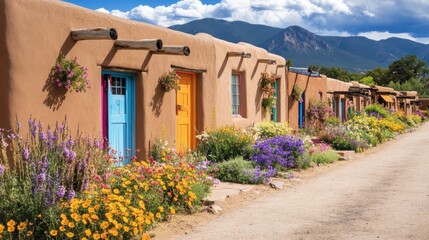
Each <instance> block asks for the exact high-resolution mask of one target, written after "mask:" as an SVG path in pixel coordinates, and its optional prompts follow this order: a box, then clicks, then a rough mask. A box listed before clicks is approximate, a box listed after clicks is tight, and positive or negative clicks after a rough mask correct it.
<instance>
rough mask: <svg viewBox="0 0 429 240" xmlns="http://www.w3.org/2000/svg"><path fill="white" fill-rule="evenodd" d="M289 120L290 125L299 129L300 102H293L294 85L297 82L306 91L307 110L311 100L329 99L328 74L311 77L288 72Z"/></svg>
mask: <svg viewBox="0 0 429 240" xmlns="http://www.w3.org/2000/svg"><path fill="white" fill-rule="evenodd" d="M287 78H288V79H287V83H288V86H289V87H288V96H289V97H288V121H289V124H290V127H292V128H293V129H298V104H299V103H298V102H293V100H292V97H291V96H292V91H293V86H294V85H295V84H297V85H298V86H299V87H300V88H301V89H302V90H303V91H304V92H305V110H307V109H308V106H309V104H310V101H314V100H315V101H317V100H320V96H322V100H326V99H327V79H326V76H324V75H321V76H320V77H310V76H307V75H302V74H298V73H293V72H288V75H287Z"/></svg>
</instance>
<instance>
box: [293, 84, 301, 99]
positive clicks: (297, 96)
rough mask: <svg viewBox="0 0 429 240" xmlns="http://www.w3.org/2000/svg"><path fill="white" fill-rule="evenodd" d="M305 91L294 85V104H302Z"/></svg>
mask: <svg viewBox="0 0 429 240" xmlns="http://www.w3.org/2000/svg"><path fill="white" fill-rule="evenodd" d="M302 92H303V90H302V89H301V88H300V87H299V86H298V85H297V84H295V85H293V89H292V102H302Z"/></svg>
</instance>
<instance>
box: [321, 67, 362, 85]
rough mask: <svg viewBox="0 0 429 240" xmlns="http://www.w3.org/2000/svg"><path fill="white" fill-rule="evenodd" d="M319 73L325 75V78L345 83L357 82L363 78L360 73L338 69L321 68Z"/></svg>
mask: <svg viewBox="0 0 429 240" xmlns="http://www.w3.org/2000/svg"><path fill="white" fill-rule="evenodd" d="M320 73H321V74H323V75H326V76H327V77H330V78H335V79H338V80H341V81H345V82H350V81H358V80H360V79H361V78H362V77H363V75H362V74H360V73H353V72H349V71H347V70H343V69H341V68H339V67H332V68H329V67H321V68H320Z"/></svg>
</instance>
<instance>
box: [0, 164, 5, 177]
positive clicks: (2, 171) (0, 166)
mask: <svg viewBox="0 0 429 240" xmlns="http://www.w3.org/2000/svg"><path fill="white" fill-rule="evenodd" d="M5 171H6V167H5V166H4V165H3V164H0V177H1V176H2V175H3V174H4V172H5Z"/></svg>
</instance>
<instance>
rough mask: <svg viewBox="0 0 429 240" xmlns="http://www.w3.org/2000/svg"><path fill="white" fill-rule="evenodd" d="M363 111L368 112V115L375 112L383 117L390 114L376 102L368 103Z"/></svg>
mask: <svg viewBox="0 0 429 240" xmlns="http://www.w3.org/2000/svg"><path fill="white" fill-rule="evenodd" d="M365 112H366V113H367V114H368V115H370V114H371V113H377V114H379V115H380V116H382V117H383V118H386V117H388V116H389V115H390V114H389V111H387V110H386V109H385V108H383V107H382V106H381V105H378V104H371V105H368V106H367V107H366V108H365Z"/></svg>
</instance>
